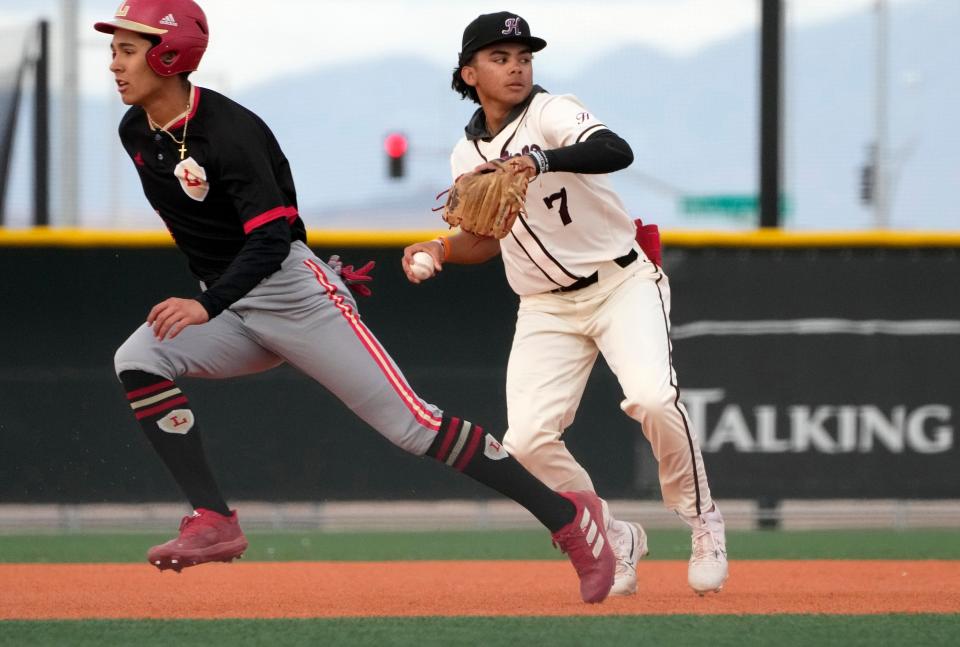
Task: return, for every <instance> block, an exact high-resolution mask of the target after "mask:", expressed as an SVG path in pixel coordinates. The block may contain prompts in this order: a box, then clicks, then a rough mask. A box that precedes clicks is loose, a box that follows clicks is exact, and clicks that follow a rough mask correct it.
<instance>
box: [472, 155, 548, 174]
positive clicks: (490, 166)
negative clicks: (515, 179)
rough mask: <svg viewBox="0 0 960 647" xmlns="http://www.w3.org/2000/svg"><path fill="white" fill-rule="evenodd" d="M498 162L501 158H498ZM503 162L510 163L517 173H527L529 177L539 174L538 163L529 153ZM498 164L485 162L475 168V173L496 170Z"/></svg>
mask: <svg viewBox="0 0 960 647" xmlns="http://www.w3.org/2000/svg"><path fill="white" fill-rule="evenodd" d="M497 161H498V162H499V161H500V160H497ZM503 163H505V164H509V165H510V167H511V168H512V170H513V171H514V172H515V173H526V175H527V178H529V179H533V178H534V177H536V175H537V165H536V164H534V163H533V160H532V159H531V158H530V156H529V155H520V156H517V157H511V158H509V159H507V160H504V161H503ZM496 170H497V165H496V164H494V163H493V162H485V163H483V164H481V165H480V166H477V167H476V168H474V169H473V172H474V173H490V172H491V171H496Z"/></svg>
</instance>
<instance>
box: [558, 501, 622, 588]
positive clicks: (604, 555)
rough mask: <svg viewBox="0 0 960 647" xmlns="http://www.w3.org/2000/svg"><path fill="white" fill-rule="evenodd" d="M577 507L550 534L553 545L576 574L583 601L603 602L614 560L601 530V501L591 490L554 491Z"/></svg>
mask: <svg viewBox="0 0 960 647" xmlns="http://www.w3.org/2000/svg"><path fill="white" fill-rule="evenodd" d="M558 494H560V496H562V497H565V498H567V499H569V500H570V501H571V502H572V503H573V505H574V506H576V508H577V514H576V516H575V517H574V518H573V521H571V522H570V523H568V524H567V525H566V526H564V527H563V528H561V529H560V530H558V531H557V532H556V533H554V535H553V544H554V545H555V546H557V547H558V548H559V549H560V550H561V551H563V552H564V553H566V554H567V557H569V558H570V562H571V563H572V564H573V567H574V568H575V569H576V571H577V575H578V576H579V577H580V597H581V598H583V601H584V602H590V603H596V602H603V601H604V599H606V597H607V595H609V593H610V587H612V586H613V576H614V570H615V569H616V564H617V560H616V558H615V557H614V555H613V550H612V549H611V548H610V542H609V541H607V533H606V531H605V530H604V521H603V504H602V503H601V502H600V499H599V498H598V497H597V495H596V494H594V493H593V492H588V491H581V492H558Z"/></svg>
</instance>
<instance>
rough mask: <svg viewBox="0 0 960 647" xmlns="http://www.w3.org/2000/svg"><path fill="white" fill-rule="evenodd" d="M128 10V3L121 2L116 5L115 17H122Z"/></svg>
mask: <svg viewBox="0 0 960 647" xmlns="http://www.w3.org/2000/svg"><path fill="white" fill-rule="evenodd" d="M129 12H130V5H128V4H127V3H126V2H121V3H120V6H119V7H117V13H116V16H115V17H116V18H124V17H126V15H127V14H128V13H129Z"/></svg>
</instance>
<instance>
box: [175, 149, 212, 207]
mask: <svg viewBox="0 0 960 647" xmlns="http://www.w3.org/2000/svg"><path fill="white" fill-rule="evenodd" d="M173 174H174V175H176V176H177V179H178V180H180V188H182V189H183V192H184V193H186V194H187V195H188V196H190V198H192V199H194V200H196V201H197V202H203V201H204V199H205V198H206V197H207V194H208V193H210V185H209V184H208V183H207V172H206V171H205V170H204V169H203V167H202V166H200V165H199V164H197V161H196V160H195V159H193V158H192V157H188V158H187V159H185V160H183V161H182V162H180V163H179V164H177V166H176V168H175V169H173Z"/></svg>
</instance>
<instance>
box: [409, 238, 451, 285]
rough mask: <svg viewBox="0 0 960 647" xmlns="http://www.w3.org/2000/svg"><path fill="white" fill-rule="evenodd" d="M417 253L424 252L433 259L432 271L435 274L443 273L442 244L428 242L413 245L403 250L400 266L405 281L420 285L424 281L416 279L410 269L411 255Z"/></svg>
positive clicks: (436, 241)
mask: <svg viewBox="0 0 960 647" xmlns="http://www.w3.org/2000/svg"><path fill="white" fill-rule="evenodd" d="M417 252H426V253H428V254H430V257H431V258H433V269H434V271H436V272H442V271H443V243H441V242H440V241H439V240H428V241H426V242H423V243H414V244H412V245H408V246H407V247H404V248H403V258H402V259H401V260H400V265H402V266H403V273H404V274H406V275H407V280H408V281H410V282H411V283H422V282H423V281H425V280H426V279H418V278H417V277H416V275H415V274H414V273H413V270H412V269H411V268H410V266H411V264H412V263H413V255H414V254H416V253H417Z"/></svg>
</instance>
